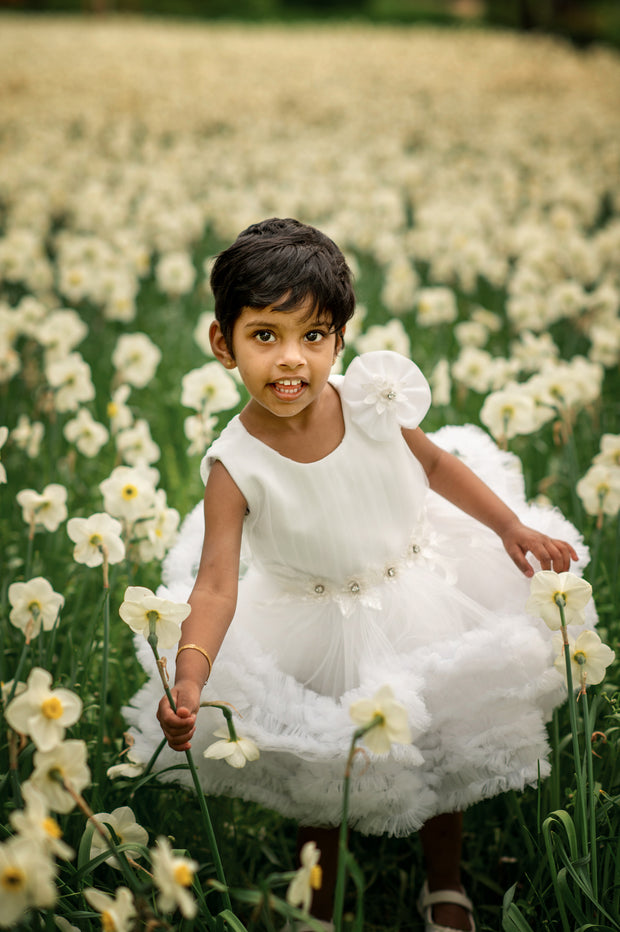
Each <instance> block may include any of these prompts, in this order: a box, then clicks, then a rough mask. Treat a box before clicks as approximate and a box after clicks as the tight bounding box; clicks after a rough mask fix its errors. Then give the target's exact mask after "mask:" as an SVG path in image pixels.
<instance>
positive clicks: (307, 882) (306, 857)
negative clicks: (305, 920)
mask: <svg viewBox="0 0 620 932" xmlns="http://www.w3.org/2000/svg"><path fill="white" fill-rule="evenodd" d="M320 857H321V852H320V851H319V849H318V848H317V846H316V844H315V842H313V841H307V842H306V844H305V845H304V846H303V848H302V849H301V852H300V854H299V860H300V862H301V866H300V867H299V868H298V870H297V871H296V872H295V876H294V877H293V879H292V880H291V882H290V884H289V886H288V890H287V891H286V902H287V903H288V904H289V906H299V907H301V909H303V911H304V912H306V913H307V912H308V910H309V909H310V904H311V903H312V891H313V890H320V889H321V882H322V871H321V868H320V866H319V858H320Z"/></svg>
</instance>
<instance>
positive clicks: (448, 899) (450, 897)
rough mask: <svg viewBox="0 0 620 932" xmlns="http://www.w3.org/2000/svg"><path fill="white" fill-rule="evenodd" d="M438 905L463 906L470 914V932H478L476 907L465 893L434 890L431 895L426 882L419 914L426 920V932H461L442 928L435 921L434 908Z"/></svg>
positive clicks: (419, 900) (420, 901) (422, 891)
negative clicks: (475, 917)
mask: <svg viewBox="0 0 620 932" xmlns="http://www.w3.org/2000/svg"><path fill="white" fill-rule="evenodd" d="M461 889H462V888H461ZM436 903H454V904H455V905H456V906H462V907H463V909H466V910H467V912H468V913H469V932H476V923H475V922H474V916H473V912H474V905H473V903H472V901H471V900H470V899H469V897H468V896H466V894H465V891H464V890H463V892H462V893H459V891H458V890H433V892H432V893H430V892H429V889H428V884H427V882H426V881H424V886H423V887H422V890H421V891H420V896H419V897H418V912H419V913H420V915H421V916H422V919H423V920H424V932H459V930H457V929H453V928H452V927H451V926H440V925H438V924H437V923H436V922H434V921H433V906H434V905H435V904H436Z"/></svg>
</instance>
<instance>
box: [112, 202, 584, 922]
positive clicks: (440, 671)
mask: <svg viewBox="0 0 620 932" xmlns="http://www.w3.org/2000/svg"><path fill="white" fill-rule="evenodd" d="M211 285H212V289H213V293H214V295H215V315H216V322H215V323H213V325H212V327H211V345H212V348H213V352H214V354H215V356H216V357H217V359H218V360H219V361H220V362H221V363H222V365H223V366H224V367H225V368H226V369H234V368H237V369H238V371H239V375H240V377H241V379H242V380H243V383H244V385H245V386H246V388H247V390H248V393H249V396H250V400H249V401H248V403H247V405H246V406H245V408H244V409H243V411H242V412H241V414H240V415H238V416H236V417H234V418H233V419H232V421H231V422H230V423H229V425H228V426H227V427H226V428H225V429H224V430H223V432H222V434H221V436H220V437H219V439H217V440H216V441H215V442H214V443H213V445H212V446H211V448H210V449H209V450H208V452H207V454H206V456H205V458H204V460H203V463H202V475H203V478H204V480H205V482H206V490H205V498H204V539H203V541H202V555H201V556H200V560H199V564H198V565H197V559H198V554H199V552H200V549H199V548H200V542H201V540H202V538H203V524H202V514H201V513H200V512H198V511H196V512H194V513H193V514H192V515H191V516H190V517H189V518H188V519H187V521H186V523H185V525H184V528H183V530H182V532H181V535H180V540H179V543H178V544H177V546H176V547H175V548H174V550H173V551H172V552H171V554H170V556H169V558H168V559H167V561H166V565H165V567H164V578H165V581H166V582H167V594H168V596H169V597H171V598H173V599H177V600H185V599H186V598H187V597H188V595H189V602H190V603H191V607H192V610H191V614H190V616H189V617H188V618H187V620H186V621H185V622H184V624H183V633H182V636H181V641H180V649H179V652H178V653H177V655H176V678H175V685H174V688H173V689H172V695H173V697H174V700H175V702H176V705H177V709H178V711H177V713H176V714H174V713H173V712H172V710H171V708H170V706H169V704H168V701H167V700H166V699H165V698H164V699H162V700H161V702H160V703H159V710H158V718H159V721H160V724H161V727H162V728H163V730H164V733H165V735H166V737H167V739H168V744H169V745H170V748H172V749H174V751H183V750H185V749H187V748H189V747H190V743H193V745H194V747H195V748H197V749H199V750H200V751H203V750H204V749H205V748H206V747H207V746H208V745H210V744H212V743H213V741H214V738H213V732H214V730H216V729H218V727H220V728H221V724H222V722H221V715H220V713H219V712H217V711H214V710H213V709H209V708H205V709H202V710H201V711H200V714H198V709H199V705H200V703H201V701H208V700H220V701H222V700H225V701H227V702H230V703H231V704H232V706H234V708H235V709H236V710H237V711H238V712H239V716H240V717H239V718H238V719H236V721H237V728H238V729H239V733H240V734H241V735H242V736H243V737H248V738H251V739H253V740H254V741H255V742H256V744H257V745H258V747H259V749H260V758H259V759H258V760H256V761H253V762H252V763H250V764H248V766H246V767H244V768H243V769H237V770H235V769H232V768H231V767H229V766H228V765H227V763H226V762H225V761H222V760H212V759H208V760H207V759H204V758H203V757H202V755H200V756H199V766H200V769H201V778H202V779H203V781H204V786H205V788H206V789H207V790H208V792H209V793H210V794H213V793H225V794H229V795H233V796H240V797H243V798H246V799H251V800H255V801H256V802H258V803H261V804H262V805H265V806H268V807H271V808H274V809H277V810H279V811H280V812H281V813H283V814H284V815H285V816H292V817H295V818H296V819H297V820H298V821H299V822H300V824H301V825H302V826H303V828H302V829H300V837H299V845H300V846H301V845H302V844H303V843H304V842H305V841H307V840H309V839H314V840H315V841H316V843H317V846H318V848H319V849H320V851H321V864H322V866H323V886H322V888H321V890H320V891H318V892H317V893H316V894H315V896H314V900H313V904H312V912H313V915H315V916H316V917H318V918H321V919H323V920H325V925H326V927H327V928H330V927H331V926H330V923H329V920H330V917H331V910H332V896H333V880H334V875H335V863H336V847H337V832H338V823H339V820H340V816H341V806H342V778H343V773H344V766H345V760H346V757H347V753H348V750H349V744H350V740H351V735H352V731H353V728H354V726H353V723H352V722H351V720H350V717H349V707H350V706H351V704H352V702H353V701H355V700H357V699H360V698H367V697H371V696H372V695H373V694H374V693H375V692H376V691H377V689H379V688H380V687H381V686H383V685H384V684H389V685H390V686H391V688H392V690H393V692H394V695H395V698H396V699H397V700H398V701H399V702H400V703H402V704H403V705H404V706H405V707H406V708H407V710H408V715H409V725H410V728H411V732H412V736H413V740H412V744H410V745H393V747H392V749H391V751H390V753H389V754H387V755H384V756H375V755H372V754H370V755H369V758H370V759H369V762H368V765H367V766H365V767H359V768H356V770H355V772H354V777H353V783H352V790H351V800H350V817H349V818H350V824H351V826H352V827H354V828H356V829H358V830H359V831H362V832H365V833H370V834H380V833H384V832H387V833H389V834H393V835H401V836H402V835H408V834H410V833H412V832H415V831H417V830H420V837H421V841H422V845H423V849H424V854H425V860H426V868H427V880H426V883H425V885H424V890H423V892H422V896H421V900H420V908H421V911H422V913H423V915H424V919H425V928H426V930H427V932H432V930H441V929H444V930H445V929H468V930H471V929H474V928H475V926H474V923H473V918H472V907H471V903H470V901H469V900H468V899H467V897H466V896H465V894H464V891H463V888H462V886H461V878H460V872H459V863H460V846H461V811H462V810H463V809H464V808H465V807H466V806H468V805H469V804H470V803H472V802H475V801H477V800H480V799H482V798H485V797H488V796H492V795H493V794H497V793H500V792H502V791H504V790H507V789H510V788H516V789H522V788H523V787H524V786H525V785H526V784H531V783H535V782H536V780H537V779H538V776H539V772H542V773H543V774H546V773H547V772H548V769H549V768H548V764H547V762H546V756H547V742H546V734H545V721H546V720H547V719H548V717H549V715H550V712H551V710H552V708H553V706H554V704H557V703H558V702H560V701H562V699H563V697H564V695H565V689H564V686H563V680H562V677H561V676H560V674H559V673H558V672H557V671H556V670H555V668H554V666H553V654H552V649H551V646H550V641H551V638H550V636H549V632H548V630H547V629H546V628H545V626H544V625H542V623H540V622H538V621H537V620H536V619H534V618H531V617H529V616H527V615H526V614H525V612H524V604H525V601H526V599H527V596H528V593H529V584H528V581H527V577H530V576H532V574H533V573H534V568H535V567H536V568H539V567H542V568H543V569H554V570H555V571H556V572H562V571H565V570H568V568H569V566H570V563H571V560H573V561H578V560H579V559H581V565H583V563H584V562H585V550H584V548H583V547H582V546H581V545H580V542H579V537H578V534H577V532H576V531H575V529H574V528H573V527H572V526H571V525H570V524H569V523H568V522H567V521H566V520H565V519H564V518H563V517H562V516H561V515H560V514H558V513H557V512H556V511H553V510H550V509H549V510H543V509H541V508H535V507H531V506H528V505H527V504H526V502H525V498H524V493H523V483H522V479H521V476H520V473H519V471H518V468H517V466H518V464H517V463H516V460H515V458H514V457H513V456H511V455H510V454H507V453H503V452H501V451H499V450H498V449H497V447H496V446H495V445H494V444H493V442H492V441H491V440H490V439H489V438H488V437H487V436H486V434H484V433H483V432H482V431H480V430H478V429H476V428H473V427H468V428H444V429H443V430H441V431H439V432H438V433H437V435H436V436H435V438H434V441H433V440H431V439H429V437H427V436H425V434H424V433H423V432H422V430H421V429H420V428H419V427H418V424H419V423H420V421H421V420H422V418H423V417H424V415H425V413H426V411H427V409H428V407H429V404H430V391H429V388H428V384H427V382H426V380H425V379H424V377H423V375H422V373H421V372H420V370H419V369H418V368H417V366H416V365H415V364H414V363H412V362H411V361H409V360H408V359H406V358H405V357H403V356H400V355H398V354H395V353H390V352H376V353H368V354H366V355H363V356H360V357H357V358H356V359H355V360H354V361H353V362H352V363H351V365H350V366H349V368H348V371H347V373H346V375H345V376H344V377H342V376H337V375H332V374H331V370H332V366H333V364H334V362H335V360H336V357H337V355H338V353H339V352H340V351H341V350H342V347H343V337H344V332H345V325H346V323H347V321H348V320H349V319H350V317H351V315H352V314H353V309H354V295H353V289H352V284H351V277H350V273H349V270H348V268H347V265H346V262H345V259H344V257H343V255H342V253H341V252H340V250H339V249H338V248H337V247H336V246H335V244H334V243H333V242H332V241H331V240H330V239H328V238H327V237H326V236H324V235H323V234H322V233H320V232H319V231H318V230H315V229H314V228H312V227H309V226H305V225H303V224H301V223H299V222H297V221H294V220H277V219H273V220H267V221H265V222H263V223H259V224H256V225H254V226H251V227H249V228H248V229H247V230H245V231H244V232H243V233H241V234H240V236H239V237H238V238H237V240H236V241H235V242H234V243H233V245H232V246H230V247H229V248H228V249H226V250H225V251H224V252H222V253H221V254H220V255H219V257H218V258H217V260H216V262H215V265H214V268H213V273H212V276H211ZM449 449H453V450H454V451H455V453H456V455H453V454H451V453H450V452H448V450H449ZM466 461H468V462H469V463H470V464H471V466H472V468H468V466H467V465H466ZM481 476H482V477H484V478H485V479H486V482H487V483H488V484H485V482H483V481H482V479H481ZM490 486H493V487H495V488H496V489H498V490H499V491H500V492H501V495H502V497H503V498H506V499H507V500H508V501H509V502H510V507H509V506H508V505H507V504H504V502H503V501H502V499H501V498H500V497H498V495H497V494H496V493H495V492H494V491H491V488H490ZM429 487H430V488H429ZM524 521H525V522H526V523H524ZM530 524H532V525H536V526H537V528H538V529H537V530H534V529H533V528H532V527H530V526H529V525H530ZM564 538H570V539H571V540H572V543H566V542H565V540H564ZM578 549H579V550H580V557H578V553H577V550H578ZM242 554H243V556H241V555H242ZM528 554H530V555H531V556H530V557H529V558H528ZM196 572H197V575H196ZM240 576H241V581H240V582H238V580H239V577H240ZM194 577H195V582H194ZM192 584H193V585H192ZM190 589H191V595H190V594H189V591H190ZM170 663H171V666H172V665H173V664H172V658H170ZM144 664H145V666H148V667H149V669H151V670H152V665H151V666H149V661H148V659H145V660H144ZM207 680H208V684H207V685H206V686H205V682H206V681H207ZM160 692H161V685H160V684H159V683H158V678H157V677H156V676H155V675H154V674H153V675H152V676H151V680H150V682H149V683H148V684H147V685H146V686H145V687H144V688H143V690H142V691H141V693H139V694H138V696H136V697H135V698H134V702H133V706H134V708H133V709H130V710H128V717H129V718H130V721H131V722H132V723H133V725H134V729H133V733H134V737H135V752H136V753H137V754H141V755H142V756H143V757H144V759H145V760H146V759H148V758H149V756H150V754H151V753H152V749H153V746H154V744H155V743H156V741H157V736H156V733H155V732H154V730H153V726H152V709H153V705H154V695H157V694H158V693H160ZM173 757H174V754H173V753H172V751H169V750H167V751H166V752H165V754H164V755H163V757H162V758H160V760H159V763H158V766H161V767H162V768H163V767H165V766H168V765H170V764H171V763H172V762H173V761H172V760H171V758H173ZM175 778H176V779H179V778H178V777H175Z"/></svg>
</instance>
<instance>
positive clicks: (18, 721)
mask: <svg viewBox="0 0 620 932" xmlns="http://www.w3.org/2000/svg"><path fill="white" fill-rule="evenodd" d="M51 683H52V674H51V673H50V672H49V671H48V670H44V669H42V668H41V667H34V668H33V669H32V670H31V671H30V675H29V677H28V682H27V686H26V689H25V690H24V691H23V692H22V693H20V695H19V696H16V697H15V698H14V699H13V701H12V702H11V703H9V705H8V706H7V709H6V720H7V722H8V723H9V725H10V726H11V728H13V729H14V731H17V732H19V733H20V734H22V735H29V736H30V737H31V738H32V740H33V742H34V743H35V745H36V746H37V747H38V748H39V749H40V750H41V751H49V750H50V749H51V748H53V747H54V746H55V745H57V744H60V742H61V741H62V740H63V738H64V736H65V729H66V728H68V727H69V726H70V725H75V723H76V722H77V721H78V719H79V717H80V715H81V714H82V700H81V699H80V697H79V696H78V695H76V694H75V693H74V692H71V690H70V689H62V688H61V689H52V688H51Z"/></svg>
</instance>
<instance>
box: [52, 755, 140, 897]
mask: <svg viewBox="0 0 620 932" xmlns="http://www.w3.org/2000/svg"><path fill="white" fill-rule="evenodd" d="M49 776H50V778H51V779H52V780H55V781H56V782H57V783H59V784H60V786H62V788H63V790H64V791H65V792H66V793H68V794H69V796H70V797H71V799H72V800H73V801H74V803H75V804H76V806H77V807H78V809H80V810H81V811H82V812H83V813H84V815H85V816H86V818H87V819H88V821H89V822H90V824H91V825H92V826H93V827H94V829H95V831H96V832H98V833H99V835H100V836H101V838H102V839H103V840H104V842H105V844H106V846H107V847H108V849H109V850H110V853H111V854H113V855H114V856H115V858H116V860H117V861H118V863H119V865H120V867H121V870H122V873H123V876H124V878H125V880H126V881H127V885H128V886H129V887H130V889H131V890H132V891H133V892H134V893H136V892H137V891H138V889H139V884H138V880H137V878H136V876H135V875H134V873H133V871H132V870H131V869H130V867H129V864H128V862H127V857H126V855H125V852H124V851H119V849H118V845H117V844H116V842H115V840H114V838H113V831H109V833H108V832H106V831H105V829H104V828H103V826H102V824H101V823H100V822H99V821H98V820H97V819H96V818H95V813H94V812H93V810H92V809H91V808H90V806H89V805H88V803H87V802H86V800H85V799H84V797H83V796H82V795H81V793H78V792H77V791H76V790H74V789H73V787H72V786H71V784H70V783H69V782H68V781H67V780H65V778H64V776H63V775H62V773H61V772H60V771H59V770H51V771H50V772H49Z"/></svg>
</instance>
